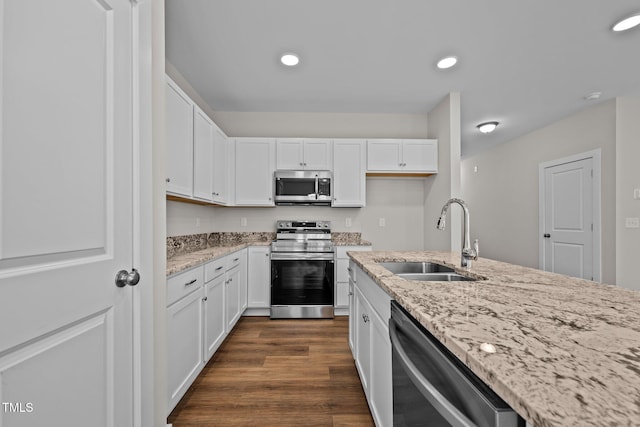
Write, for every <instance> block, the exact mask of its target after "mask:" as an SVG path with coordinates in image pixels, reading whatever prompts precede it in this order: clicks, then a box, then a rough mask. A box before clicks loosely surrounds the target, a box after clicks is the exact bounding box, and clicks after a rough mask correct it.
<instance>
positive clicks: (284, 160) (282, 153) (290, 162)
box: [276, 138, 304, 170]
mask: <svg viewBox="0 0 640 427" xmlns="http://www.w3.org/2000/svg"><path fill="white" fill-rule="evenodd" d="M303 145H304V144H303V142H302V139H294V138H283V139H278V140H277V141H276V165H277V166H276V169H290V170H297V169H304V159H303V153H302V152H303Z"/></svg>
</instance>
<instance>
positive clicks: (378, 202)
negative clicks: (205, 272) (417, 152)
mask: <svg viewBox="0 0 640 427" xmlns="http://www.w3.org/2000/svg"><path fill="white" fill-rule="evenodd" d="M429 179H432V177H431V178H426V179H425V178H406V179H405V178H367V206H366V207H364V208H329V207H312V206H299V207H296V206H277V207H273V208H235V207H229V208H224V207H211V206H198V205H191V204H186V203H180V202H167V235H169V236H178V235H183V234H196V233H209V232H214V231H275V222H276V220H278V219H322V220H330V221H332V229H333V230H334V231H345V232H349V231H351V232H360V233H362V237H363V238H364V239H365V240H369V241H371V242H372V243H373V245H374V249H376V250H422V249H423V248H424V240H423V230H424V205H423V200H424V185H425V181H426V180H429ZM196 218H200V226H199V227H197V226H196V225H195V221H196ZM241 218H246V219H247V226H246V227H241V226H240V219H241ZM347 218H351V227H347V226H346V219H347ZM380 218H384V219H385V223H386V226H385V227H380V226H379V223H380Z"/></svg>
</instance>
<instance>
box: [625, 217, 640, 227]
mask: <svg viewBox="0 0 640 427" xmlns="http://www.w3.org/2000/svg"><path fill="white" fill-rule="evenodd" d="M624 226H625V227H626V228H640V218H625V220H624Z"/></svg>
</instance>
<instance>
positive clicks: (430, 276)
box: [396, 273, 476, 282]
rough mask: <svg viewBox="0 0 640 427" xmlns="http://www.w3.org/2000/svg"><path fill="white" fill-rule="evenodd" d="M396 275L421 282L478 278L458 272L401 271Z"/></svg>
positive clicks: (470, 280)
mask: <svg viewBox="0 0 640 427" xmlns="http://www.w3.org/2000/svg"><path fill="white" fill-rule="evenodd" d="M396 276H398V277H402V278H403V279H407V280H417V281H420V282H474V281H475V280H476V279H473V278H471V277H467V276H463V275H461V274H458V273H400V274H396Z"/></svg>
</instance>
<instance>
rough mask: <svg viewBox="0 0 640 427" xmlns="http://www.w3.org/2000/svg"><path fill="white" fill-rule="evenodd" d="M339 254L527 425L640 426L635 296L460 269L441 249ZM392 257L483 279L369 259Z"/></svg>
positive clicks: (497, 269) (503, 269) (485, 268)
mask: <svg viewBox="0 0 640 427" xmlns="http://www.w3.org/2000/svg"><path fill="white" fill-rule="evenodd" d="M349 256H350V257H351V258H352V259H353V260H354V261H355V263H356V264H357V265H359V266H360V267H361V268H362V269H363V270H364V271H365V272H366V273H367V274H368V275H369V276H371V278H372V279H373V280H374V281H375V282H376V283H378V284H379V285H380V286H381V287H382V288H383V289H385V290H386V291H387V292H388V293H389V294H390V295H391V297H392V298H394V299H395V300H396V301H398V303H400V304H401V305H402V306H403V307H404V308H405V309H406V310H407V311H408V312H410V313H411V314H412V315H413V316H414V317H415V318H416V319H417V320H418V321H419V322H420V323H421V324H422V325H423V326H424V327H425V328H427V330H429V331H430V332H431V333H433V334H434V335H435V336H436V337H437V338H438V339H439V340H440V341H442V343H443V344H444V345H445V346H446V347H447V348H448V349H449V350H451V351H452V352H453V353H454V354H455V355H456V356H457V357H459V358H460V359H461V360H462V361H463V362H464V363H465V364H466V365H467V366H468V367H469V368H470V369H471V370H472V371H473V372H475V373H476V375H478V377H480V378H481V379H482V380H483V381H485V382H486V383H487V384H488V385H489V386H490V387H491V388H492V389H493V390H494V391H495V392H496V393H497V394H498V395H500V396H501V397H502V398H503V399H504V400H505V401H506V402H507V403H509V404H510V405H511V406H512V407H513V408H514V409H515V410H516V411H517V412H518V413H519V414H520V415H522V416H523V417H524V418H525V419H526V420H527V421H529V422H530V423H532V424H533V425H534V426H536V427H538V426H605V425H606V426H614V425H615V426H638V425H640V292H638V291H633V290H629V289H624V288H620V287H616V286H611V285H603V284H598V283H594V282H591V281H587V280H582V279H576V278H571V277H567V276H563V275H559V274H554V273H548V272H544V271H541V270H536V269H532V268H526V267H521V266H517V265H512V264H506V263H502V262H497V261H493V260H489V259H485V258H480V259H478V260H477V261H475V262H474V263H473V266H472V268H471V270H470V272H467V271H465V270H464V269H462V268H461V267H460V255H459V254H454V253H449V252H436V251H415V252H349ZM394 260H395V261H405V260H406V261H431V262H437V263H440V264H446V265H449V266H452V267H455V268H456V270H457V271H458V272H460V273H462V274H465V275H470V276H474V277H476V278H479V279H485V280H479V281H475V282H414V281H408V280H404V279H402V278H399V277H397V276H394V275H393V274H392V273H391V272H389V271H388V270H386V269H385V268H383V267H382V266H380V265H377V262H381V261H394ZM482 343H491V344H493V345H494V346H495V347H496V348H497V352H496V353H493V354H490V353H485V352H483V351H482V350H480V345H481V344H482Z"/></svg>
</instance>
